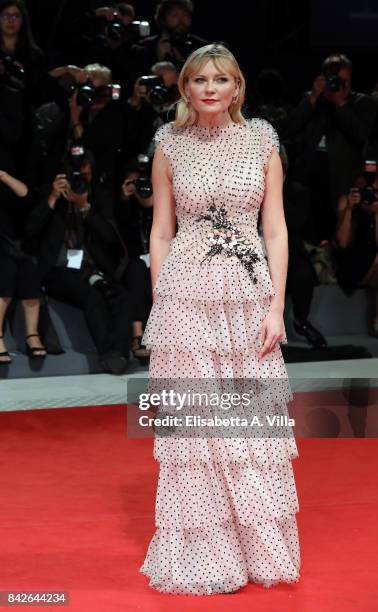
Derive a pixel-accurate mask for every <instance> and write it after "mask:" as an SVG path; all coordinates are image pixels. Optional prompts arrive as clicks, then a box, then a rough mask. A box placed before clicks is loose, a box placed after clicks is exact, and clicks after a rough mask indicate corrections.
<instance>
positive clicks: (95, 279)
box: [88, 271, 118, 305]
mask: <svg viewBox="0 0 378 612" xmlns="http://www.w3.org/2000/svg"><path fill="white" fill-rule="evenodd" d="M88 283H89V284H90V285H91V286H92V287H95V288H96V289H97V291H99V292H100V293H101V295H102V296H103V298H104V300H105V302H106V303H107V304H109V305H110V304H111V303H112V302H113V301H114V299H115V298H116V297H117V293H118V292H117V288H116V287H114V285H113V284H112V283H111V282H109V280H108V279H107V278H106V277H105V276H104V274H103V273H102V272H100V271H98V272H94V273H93V274H91V276H89V278H88Z"/></svg>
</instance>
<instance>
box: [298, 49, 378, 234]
mask: <svg viewBox="0 0 378 612" xmlns="http://www.w3.org/2000/svg"><path fill="white" fill-rule="evenodd" d="M351 79H352V63H351V62H350V60H349V59H348V58H347V57H346V56H345V55H331V56H329V57H328V58H327V59H326V60H325V61H324V63H323V65H322V74H321V75H319V76H317V77H316V79H315V80H314V83H313V86H312V90H311V91H309V92H307V93H306V94H305V96H304V98H303V100H302V101H301V103H300V104H299V105H298V106H297V107H296V108H295V109H294V110H293V111H292V112H291V113H290V115H289V117H288V123H287V134H286V136H287V138H288V139H289V140H292V141H293V144H294V148H295V156H296V168H295V176H296V180H298V181H300V182H302V183H303V184H304V185H305V186H306V187H307V189H308V191H309V197H310V198H311V206H310V215H309V219H308V224H307V228H306V230H307V236H306V237H307V238H308V239H309V240H311V241H312V242H314V243H319V242H320V241H321V240H324V239H330V238H332V236H333V233H334V230H335V224H336V209H337V202H338V198H339V196H340V194H341V193H345V192H346V191H347V190H348V189H349V177H350V176H351V175H354V174H355V172H356V170H357V168H358V167H360V166H361V164H362V163H363V159H364V151H365V148H366V146H367V142H368V138H369V135H370V131H371V129H372V126H373V122H374V117H375V113H376V110H375V105H374V103H373V102H372V100H371V99H370V97H369V96H367V95H365V94H362V93H357V92H355V91H352V90H351Z"/></svg>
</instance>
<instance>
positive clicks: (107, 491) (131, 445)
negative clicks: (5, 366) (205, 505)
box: [0, 406, 378, 612]
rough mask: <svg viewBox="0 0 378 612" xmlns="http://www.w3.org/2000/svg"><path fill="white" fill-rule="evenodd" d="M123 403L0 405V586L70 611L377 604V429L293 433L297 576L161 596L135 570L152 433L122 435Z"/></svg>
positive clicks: (153, 471)
mask: <svg viewBox="0 0 378 612" xmlns="http://www.w3.org/2000/svg"><path fill="white" fill-rule="evenodd" d="M125 410H126V408H125V406H102V407H93V408H70V409H51V410H34V411H30V412H29V411H27V412H13V413H0V428H1V429H0V431H1V433H0V439H1V449H2V451H1V460H0V461H1V463H0V486H1V505H0V568H1V570H0V591H6V590H28V591H31V590H34V591H36V590H41V591H43V590H49V591H51V590H54V589H55V590H60V591H62V590H63V591H68V592H69V594H70V605H69V606H68V607H66V608H65V607H63V606H53V607H50V606H49V607H48V609H49V610H64V609H68V610H70V612H72V611H75V612H76V611H80V612H97V611H101V612H115V611H118V610H119V611H122V612H124V611H127V610H143V611H146V610H148V611H160V610H166V609H168V606H173V607H175V606H180V607H181V609H182V610H196V611H197V610H218V609H219V606H221V605H222V604H223V605H224V606H225V607H227V609H228V610H247V609H248V610H249V609H251V610H253V611H254V612H260V611H262V610H266V611H268V610H269V611H278V610H283V609H285V610H293V611H295V612H323V611H324V612H328V611H330V612H331V611H332V612H338V611H339V610H340V611H341V610H343V611H344V612H347V611H353V612H356V610H357V611H360V610H361V611H363V612H370V611H371V612H373V611H375V612H376V611H377V610H378V580H377V568H378V542H377V519H378V516H377V515H378V511H377V508H378V494H377V474H378V453H377V441H376V440H375V439H367V440H361V439H360V440H355V439H344V440H343V439H340V440H330V439H323V440H311V439H299V440H298V448H299V452H300V458H299V459H296V460H294V462H293V466H294V470H295V476H296V482H297V487H298V494H299V503H300V508H301V511H300V513H299V514H298V515H297V517H298V524H299V531H300V538H301V550H302V577H301V581H300V583H299V584H297V585H295V586H288V585H279V586H277V587H274V588H273V589H264V588H263V587H260V586H257V585H253V584H250V585H248V586H247V587H245V588H244V589H242V591H240V592H239V593H237V594H234V595H216V596H208V597H203V598H201V597H195V596H192V597H191V596H173V595H163V594H160V593H157V592H155V591H153V590H152V589H150V588H149V587H148V580H147V578H146V577H145V576H143V575H141V574H139V572H138V568H139V567H140V565H141V564H142V562H143V559H144V555H145V552H146V547H147V544H148V542H149V540H150V538H151V536H152V534H153V530H154V524H153V513H154V503H155V488H156V478H157V474H158V465H157V464H156V462H154V460H153V459H152V440H151V439H144V440H136V439H128V438H127V436H126V425H125V423H126V417H125V415H126V412H125ZM14 609H20V610H21V609H25V608H24V607H22V608H21V607H17V608H16V607H15V608H14ZM33 609H41V608H39V607H37V608H35V607H33Z"/></svg>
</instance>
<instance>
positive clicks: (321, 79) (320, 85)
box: [309, 74, 326, 106]
mask: <svg viewBox="0 0 378 612" xmlns="http://www.w3.org/2000/svg"><path fill="white" fill-rule="evenodd" d="M325 86H326V80H325V76H323V75H322V74H319V75H318V76H317V77H316V78H315V79H314V82H313V84H312V89H311V94H310V97H309V100H310V102H311V104H312V105H313V106H315V104H316V101H317V99H318V98H319V96H320V95H321V94H322V93H323V92H324V90H325Z"/></svg>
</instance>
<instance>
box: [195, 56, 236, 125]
mask: <svg viewBox="0 0 378 612" xmlns="http://www.w3.org/2000/svg"><path fill="white" fill-rule="evenodd" d="M185 92H186V96H187V97H188V98H190V105H191V106H192V107H193V108H194V109H195V110H196V111H197V112H198V113H199V114H200V115H202V116H203V117H207V118H210V117H216V116H219V117H220V116H221V115H222V114H223V113H225V112H227V111H228V107H229V106H230V104H231V103H232V98H233V97H235V96H236V95H237V94H238V93H239V87H238V85H237V84H236V82H235V78H234V77H233V76H232V75H231V74H230V73H229V72H223V71H221V70H218V69H217V68H216V66H215V64H214V62H213V60H209V61H208V62H207V64H205V66H203V68H202V70H200V71H199V72H198V73H197V74H193V75H192V76H191V77H189V79H188V81H187V83H186V86H185ZM207 100H212V102H207Z"/></svg>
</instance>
